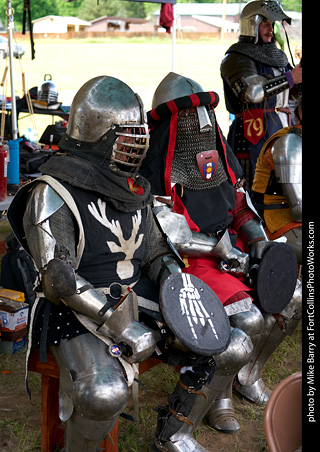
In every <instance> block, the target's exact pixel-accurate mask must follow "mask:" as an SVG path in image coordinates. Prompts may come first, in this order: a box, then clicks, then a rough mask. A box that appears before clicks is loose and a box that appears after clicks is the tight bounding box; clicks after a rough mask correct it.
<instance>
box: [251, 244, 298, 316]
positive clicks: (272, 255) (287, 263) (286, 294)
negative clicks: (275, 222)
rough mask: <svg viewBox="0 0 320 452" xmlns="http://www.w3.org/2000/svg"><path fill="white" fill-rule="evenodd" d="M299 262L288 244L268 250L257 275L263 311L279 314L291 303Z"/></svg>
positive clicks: (273, 246)
mask: <svg viewBox="0 0 320 452" xmlns="http://www.w3.org/2000/svg"><path fill="white" fill-rule="evenodd" d="M297 278H298V262H297V257H296V254H295V252H294V251H293V249H292V248H291V246H290V245H288V244H287V243H275V244H274V245H272V246H270V247H269V248H267V250H266V251H265V253H264V255H263V257H262V261H261V263H260V266H259V270H258V273H257V293H258V297H259V301H260V304H261V307H262V309H263V310H264V311H265V312H268V313H270V314H278V313H279V312H281V311H282V310H283V309H284V308H285V307H286V306H287V304H288V303H289V302H290V300H291V298H292V295H293V292H294V291H295V288H296V283H297Z"/></svg>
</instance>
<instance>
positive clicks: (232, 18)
mask: <svg viewBox="0 0 320 452" xmlns="http://www.w3.org/2000/svg"><path fill="white" fill-rule="evenodd" d="M244 6H245V4H242V3H241V4H239V3H227V4H224V3H177V4H176V5H175V15H176V20H177V28H178V29H180V30H182V31H185V32H188V31H189V32H195V33H220V32H221V29H222V27H223V28H224V31H225V32H226V33H237V32H238V31H239V18H240V12H241V11H242V9H243V8H244ZM153 16H154V23H155V25H157V26H158V27H159V19H160V9H159V10H158V11H155V12H154V14H153Z"/></svg>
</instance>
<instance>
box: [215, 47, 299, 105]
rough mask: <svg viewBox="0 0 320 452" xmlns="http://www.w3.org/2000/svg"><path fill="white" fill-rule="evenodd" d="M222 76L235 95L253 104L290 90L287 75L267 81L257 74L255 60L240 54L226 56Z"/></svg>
mask: <svg viewBox="0 0 320 452" xmlns="http://www.w3.org/2000/svg"><path fill="white" fill-rule="evenodd" d="M221 74H222V76H223V78H225V79H226V80H228V82H229V84H230V86H231V88H232V90H233V91H234V93H235V94H236V95H237V96H244V98H245V100H246V101H247V102H249V103H251V104H258V103H260V102H263V101H264V99H265V98H267V99H268V98H269V97H272V96H276V95H277V94H279V93H281V92H283V91H285V90H286V89H289V88H290V86H289V82H288V78H287V76H286V75H285V74H281V75H279V76H276V77H273V78H272V79H271V80H267V79H266V78H265V77H263V76H261V75H258V74H257V69H256V65H255V62H254V60H253V59H251V58H250V57H248V56H247V55H243V54H240V53H230V54H228V55H227V56H226V58H225V59H224V60H223V62H222V65H221Z"/></svg>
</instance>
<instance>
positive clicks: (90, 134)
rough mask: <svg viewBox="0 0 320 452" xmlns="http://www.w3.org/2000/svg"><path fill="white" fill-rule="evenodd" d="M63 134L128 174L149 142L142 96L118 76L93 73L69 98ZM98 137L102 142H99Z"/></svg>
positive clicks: (136, 165)
mask: <svg viewBox="0 0 320 452" xmlns="http://www.w3.org/2000/svg"><path fill="white" fill-rule="evenodd" d="M66 136H67V137H68V138H71V139H73V140H75V141H76V143H77V146H78V147H79V148H80V147H81V146H82V147H83V146H85V147H86V148H87V149H92V150H93V148H94V149H95V150H96V151H95V152H100V154H101V157H103V160H105V159H107V160H108V161H109V162H111V165H110V166H111V167H113V168H114V164H116V166H117V169H116V170H117V171H118V172H119V169H120V173H121V174H128V175H131V176H132V173H136V172H137V170H138V168H139V166H140V164H141V161H142V159H143V157H144V156H145V154H146V152H147V149H148V146H149V133H148V126H147V116H146V111H145V108H144V106H143V103H142V100H141V99H140V97H139V96H138V94H136V93H134V92H133V91H132V89H131V88H130V87H129V86H128V85H126V84H125V83H124V82H122V81H121V80H118V79H116V78H114V77H110V76H98V77H95V78H93V79H91V80H89V81H87V82H86V83H85V84H84V85H83V86H82V87H81V88H80V89H79V91H78V92H77V93H76V95H75V97H74V99H73V102H72V105H71V109H70V115H69V121H68V126H67V131H66ZM101 141H102V142H103V146H99V143H100V142H101ZM97 150H98V151H97ZM88 152H90V151H88Z"/></svg>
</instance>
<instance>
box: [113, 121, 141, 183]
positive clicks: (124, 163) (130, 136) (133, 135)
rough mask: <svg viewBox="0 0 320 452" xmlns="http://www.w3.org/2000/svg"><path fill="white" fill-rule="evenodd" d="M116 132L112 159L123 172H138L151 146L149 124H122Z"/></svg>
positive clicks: (130, 173)
mask: <svg viewBox="0 0 320 452" xmlns="http://www.w3.org/2000/svg"><path fill="white" fill-rule="evenodd" d="M118 127H119V129H120V130H119V131H117V132H116V136H117V138H116V141H115V143H114V145H113V150H112V156H111V160H112V161H113V162H114V163H115V164H116V165H117V167H118V168H119V169H121V171H122V172H124V173H128V174H129V175H132V174H133V173H136V172H137V171H138V169H139V167H140V165H141V162H142V160H143V158H144V157H145V155H146V152H147V150H148V147H149V132H148V126H147V124H137V125H130V124H121V125H119V126H118Z"/></svg>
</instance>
